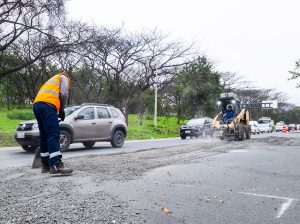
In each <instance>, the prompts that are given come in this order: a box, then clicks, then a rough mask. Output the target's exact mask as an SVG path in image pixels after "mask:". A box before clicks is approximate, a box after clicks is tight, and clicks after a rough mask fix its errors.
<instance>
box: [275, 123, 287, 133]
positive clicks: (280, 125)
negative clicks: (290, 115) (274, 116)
mask: <svg viewBox="0 0 300 224" xmlns="http://www.w3.org/2000/svg"><path fill="white" fill-rule="evenodd" d="M285 125H286V124H285V123H284V121H278V122H277V123H276V125H275V131H276V132H282V128H283V126H285Z"/></svg>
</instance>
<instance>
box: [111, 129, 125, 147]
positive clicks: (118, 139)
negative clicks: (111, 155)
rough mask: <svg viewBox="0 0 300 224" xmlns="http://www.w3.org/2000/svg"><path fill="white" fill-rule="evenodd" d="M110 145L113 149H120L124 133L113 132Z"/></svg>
mask: <svg viewBox="0 0 300 224" xmlns="http://www.w3.org/2000/svg"><path fill="white" fill-rule="evenodd" d="M110 143H111V145H112V147H114V148H120V147H122V146H123V144H124V133H123V132H122V131H120V130H117V131H115V133H114V135H113V138H112V140H111V142H110Z"/></svg>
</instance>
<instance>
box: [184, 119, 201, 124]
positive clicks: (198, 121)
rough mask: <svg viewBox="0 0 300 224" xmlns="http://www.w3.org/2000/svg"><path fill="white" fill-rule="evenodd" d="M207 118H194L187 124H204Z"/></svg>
mask: <svg viewBox="0 0 300 224" xmlns="http://www.w3.org/2000/svg"><path fill="white" fill-rule="evenodd" d="M204 122H205V119H192V120H189V121H188V122H187V125H203V124H204Z"/></svg>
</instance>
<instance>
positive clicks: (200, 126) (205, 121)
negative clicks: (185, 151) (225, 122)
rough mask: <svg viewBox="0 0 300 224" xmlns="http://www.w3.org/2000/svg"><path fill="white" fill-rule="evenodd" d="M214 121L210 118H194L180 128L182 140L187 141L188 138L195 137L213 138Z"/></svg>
mask: <svg viewBox="0 0 300 224" xmlns="http://www.w3.org/2000/svg"><path fill="white" fill-rule="evenodd" d="M212 121H213V120H212V119H211V118H209V117H202V118H193V119H191V120H189V121H188V122H187V123H186V125H182V126H181V127H180V137H181V139H186V137H187V136H189V137H190V138H193V137H196V138H198V137H205V136H208V135H210V136H212V135H213V132H214V129H213V128H212Z"/></svg>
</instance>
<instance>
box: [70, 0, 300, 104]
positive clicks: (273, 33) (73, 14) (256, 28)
mask: <svg viewBox="0 0 300 224" xmlns="http://www.w3.org/2000/svg"><path fill="white" fill-rule="evenodd" d="M67 11H68V16H69V17H70V18H72V19H80V20H82V21H86V22H93V23H94V24H99V25H101V26H106V27H120V26H122V25H125V29H126V30H128V31H132V32H135V31H141V30H143V29H146V30H147V29H154V28H157V29H158V30H159V31H162V32H164V33H167V34H169V35H170V36H171V37H173V38H174V39H182V40H184V41H187V42H188V43H190V42H193V41H195V42H197V43H198V44H199V46H200V49H201V51H202V52H203V53H205V54H206V55H207V56H208V57H209V58H211V59H212V60H213V61H215V62H216V67H217V68H218V70H219V71H230V72H236V73H238V74H239V75H241V76H244V77H245V78H246V79H247V80H249V81H251V82H252V85H254V86H256V87H259V88H274V89H277V90H278V91H281V92H284V93H286V95H287V97H288V98H289V102H290V103H293V104H296V105H298V106H299V105H300V89H296V88H295V86H296V83H297V81H295V80H294V81H288V78H289V77H290V74H289V73H288V71H289V70H293V69H294V66H295V61H296V60H297V59H300V43H299V42H300V28H299V27H300V26H299V22H300V12H299V11H300V0H184V1H180V0H151V1H149V0H147V1H146V0H109V1H107V0H84V1H83V0H69V2H68V3H67ZM298 81H300V79H299V80H298Z"/></svg>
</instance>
